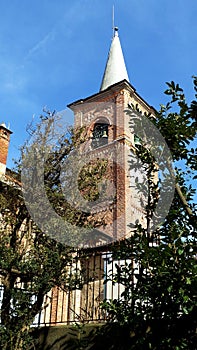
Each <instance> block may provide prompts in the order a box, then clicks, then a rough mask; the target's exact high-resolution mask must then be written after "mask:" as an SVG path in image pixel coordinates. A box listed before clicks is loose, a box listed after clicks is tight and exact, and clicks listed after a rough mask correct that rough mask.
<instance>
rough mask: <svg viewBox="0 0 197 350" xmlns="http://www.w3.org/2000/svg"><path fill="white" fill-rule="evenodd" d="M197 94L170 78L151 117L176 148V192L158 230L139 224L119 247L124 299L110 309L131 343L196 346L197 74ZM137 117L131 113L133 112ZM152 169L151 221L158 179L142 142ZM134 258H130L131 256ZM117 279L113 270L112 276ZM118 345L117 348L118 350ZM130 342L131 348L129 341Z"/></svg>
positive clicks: (106, 305) (140, 346) (173, 150)
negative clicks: (196, 185) (187, 93)
mask: <svg viewBox="0 0 197 350" xmlns="http://www.w3.org/2000/svg"><path fill="white" fill-rule="evenodd" d="M193 82H194V90H195V100H193V101H192V102H191V103H187V102H186V98H185V95H184V92H183V90H182V89H181V88H180V87H179V85H178V84H175V83H174V82H171V83H167V85H168V89H167V90H166V91H165V93H166V94H167V95H168V96H169V97H170V101H169V102H168V103H167V104H166V105H165V106H164V105H162V106H161V109H160V111H159V112H158V113H157V118H156V119H153V120H152V122H153V123H154V124H155V125H156V126H157V128H158V129H159V130H160V132H161V133H162V135H163V136H164V138H165V140H166V142H167V144H168V147H169V149H170V151H171V154H172V157H173V161H174V170H172V169H171V172H172V174H173V176H175V178H176V184H175V186H176V191H175V195H174V199H173V202H172V205H171V208H170V210H169V213H168V215H167V217H166V218H165V221H164V222H163V224H162V225H161V226H160V227H159V228H157V230H155V231H154V232H151V233H150V232H149V230H148V229H147V228H148V225H147V227H142V226H141V225H138V227H136V229H135V230H134V234H133V235H132V236H131V238H129V239H128V240H126V241H124V242H121V243H120V244H119V245H117V246H115V247H114V251H113V257H114V259H119V260H122V264H120V265H119V264H117V266H116V269H117V273H116V276H115V279H114V283H120V284H121V285H123V286H124V291H123V293H122V295H121V299H120V300H117V299H115V300H111V301H109V300H108V301H106V302H104V304H103V307H104V308H105V309H106V310H107V311H108V313H109V316H110V317H111V320H113V321H117V322H118V323H119V324H120V325H121V326H124V327H127V329H128V330H129V333H127V335H128V334H129V335H128V337H129V339H130V341H129V345H128V344H127V349H175V350H178V349H195V344H196V342H195V328H196V322H195V317H196V316H195V315H196V297H195V296H196V290H197V280H196V273H197V271H196V255H195V254H196V252H195V244H196V236H195V235H196V224H197V220H196V215H195V208H196V207H195V203H194V201H193V195H194V193H195V189H194V186H193V185H194V180H195V179H196V173H195V171H196V169H197V162H196V149H194V144H195V137H196V126H197V102H196V97H197V78H196V77H194V78H193ZM127 114H128V115H130V116H131V115H132V111H131V110H128V111H127ZM136 152H137V153H138V156H139V157H141V160H142V161H143V162H144V163H146V164H147V169H150V170H151V172H149V173H148V171H147V176H149V186H151V183H152V187H151V191H149V201H148V205H147V211H146V219H147V222H148V221H149V220H150V219H151V216H152V215H153V211H154V203H157V200H158V191H157V188H155V183H153V182H152V180H151V173H152V171H153V166H154V161H153V160H152V159H151V157H150V154H149V152H148V151H147V149H145V148H144V147H143V145H142V146H140V147H138V149H137V150H136ZM130 259H131V260H130ZM108 278H109V279H110V276H108ZM113 348H114V349H116V347H115V346H114V347H113V346H112V349H113ZM123 348H124V347H123Z"/></svg>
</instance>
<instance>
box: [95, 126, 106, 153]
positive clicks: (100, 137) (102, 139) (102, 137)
mask: <svg viewBox="0 0 197 350" xmlns="http://www.w3.org/2000/svg"><path fill="white" fill-rule="evenodd" d="M108 126H109V125H108V124H106V123H95V124H94V129H93V132H92V148H97V147H101V146H104V145H107V144H108Z"/></svg>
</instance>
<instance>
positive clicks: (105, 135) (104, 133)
mask: <svg viewBox="0 0 197 350" xmlns="http://www.w3.org/2000/svg"><path fill="white" fill-rule="evenodd" d="M102 138H108V136H107V131H106V130H104V131H103V135H102Z"/></svg>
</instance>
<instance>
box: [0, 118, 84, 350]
mask: <svg viewBox="0 0 197 350" xmlns="http://www.w3.org/2000/svg"><path fill="white" fill-rule="evenodd" d="M57 122H59V117H58V115H56V113H51V112H46V113H45V114H44V115H43V116H41V119H40V122H39V123H38V124H37V125H36V126H35V127H32V125H31V126H30V127H29V128H28V130H29V131H30V138H29V140H28V142H27V143H25V145H24V146H23V147H22V150H21V160H20V161H19V162H18V164H17V172H16V173H14V172H11V173H10V176H9V177H8V176H7V177H6V178H4V179H2V180H1V182H0V190H1V194H0V209H1V217H0V220H1V225H0V256H1V260H0V284H1V296H2V303H1V313H0V317H1V327H0V348H1V349H2V350H20V349H27V348H28V344H29V336H30V332H29V330H30V326H31V325H32V323H33V321H34V319H35V316H36V315H37V314H38V313H39V312H40V311H41V310H42V305H43V300H44V296H45V295H46V294H47V293H48V292H49V291H50V290H51V289H52V288H53V287H55V286H59V287H60V288H62V289H64V290H66V289H69V288H80V278H78V277H77V276H74V277H73V276H70V275H68V269H67V266H68V264H70V263H71V261H72V256H73V251H74V250H73V249H72V248H71V246H72V240H71V241H70V242H69V241H67V244H62V243H61V241H60V240H58V237H59V236H60V232H58V226H57V225H56V222H55V221H53V222H49V224H50V225H53V226H52V228H53V230H54V237H51V236H50V235H47V234H46V233H45V231H44V230H42V228H41V227H38V226H36V224H35V223H34V221H33V219H32V216H31V215H30V213H29V211H28V209H27V207H28V204H29V203H30V202H31V203H32V205H34V204H35V213H36V214H37V213H38V211H39V215H40V216H43V218H45V217H46V218H47V213H46V212H45V207H44V202H43V206H42V198H41V199H40V197H39V196H40V188H39V181H38V177H39V176H40V173H39V171H43V174H41V175H42V176H43V182H44V189H45V191H46V193H47V196H48V199H49V202H50V204H51V206H52V207H53V210H54V211H56V212H57V213H58V215H61V217H62V219H63V220H64V219H65V228H64V233H65V235H68V236H67V237H70V236H69V233H68V232H67V226H66V222H67V221H70V223H72V224H73V227H74V223H80V222H84V221H85V217H84V216H83V213H81V212H80V211H77V210H74V209H72V207H71V206H70V205H69V203H65V201H64V202H63V194H62V191H61V186H60V180H59V175H60V169H61V165H62V164H63V162H64V161H65V160H66V158H67V157H68V155H69V154H70V153H71V152H72V151H73V150H74V148H75V147H76V145H79V144H80V142H81V141H82V138H83V137H82V136H81V135H82V130H78V131H75V134H74V133H73V131H72V130H71V129H67V130H66V131H65V130H62V133H60V131H59V130H58V133H57V134H56V130H55V127H54V124H55V123H57ZM49 145H50V150H51V152H50V153H49V154H48V155H47V159H46V158H45V155H44V151H45V150H46V148H47V146H49ZM43 158H44V161H45V162H44V169H43V168H39V167H38V166H37V165H38V163H39V161H41V160H43ZM22 173H23V179H24V178H26V179H28V181H27V182H26V183H25V184H31V186H29V187H28V188H25V185H24V186H23V191H24V195H25V193H26V192H28V196H27V198H26V201H24V197H23V194H22V188H21V177H22V176H21V174H22ZM39 200H40V201H39ZM28 201H29V202H28ZM37 201H38V203H39V208H37V207H36V205H37V203H36V202H37ZM26 206H27V207H26ZM38 209H39V210H38ZM48 220H49V219H48ZM49 221H50V220H49ZM61 234H62V232H61ZM72 234H75V232H74V229H73V231H72ZM75 240H76V236H75Z"/></svg>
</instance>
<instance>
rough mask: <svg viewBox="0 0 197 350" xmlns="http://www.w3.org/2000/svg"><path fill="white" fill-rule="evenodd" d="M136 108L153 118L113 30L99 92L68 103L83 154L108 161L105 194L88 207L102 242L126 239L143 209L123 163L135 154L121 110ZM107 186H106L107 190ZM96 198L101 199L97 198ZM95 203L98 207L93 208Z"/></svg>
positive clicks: (132, 139) (126, 163)
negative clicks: (82, 137) (83, 134)
mask: <svg viewBox="0 0 197 350" xmlns="http://www.w3.org/2000/svg"><path fill="white" fill-rule="evenodd" d="M131 104H132V105H133V106H136V105H137V106H138V110H140V111H141V112H142V113H145V112H146V113H147V114H152V115H154V108H153V107H151V106H149V104H148V103H147V102H146V101H144V100H143V99H142V98H141V97H140V96H139V94H138V93H137V92H136V90H135V88H134V87H133V86H132V85H131V83H130V81H129V77H128V73H127V69H126V64H125V60H124V56H123V52H122V48H121V43H120V39H119V34H118V28H117V27H115V28H114V33H113V38H112V42H111V46H110V50H109V53H108V58H107V62H106V67H105V70H104V75H103V78H102V83H101V87H100V91H99V92H98V93H96V94H94V95H92V96H89V97H87V98H85V99H80V100H78V101H75V102H73V103H71V104H69V105H68V107H69V108H71V110H73V112H74V115H75V122H74V126H75V128H79V127H85V129H86V131H87V141H86V142H85V147H84V148H83V151H82V153H83V156H85V157H87V159H88V155H89V154H91V155H93V158H94V159H95V162H97V161H99V160H101V159H102V160H105V161H107V162H108V165H107V166H106V173H105V175H104V178H105V180H106V182H107V185H106V194H105V196H104V197H103V200H102V198H101V202H98V201H97V203H95V204H96V205H95V208H94V205H93V206H92V213H93V215H94V216H95V218H97V220H96V228H97V230H98V231H99V232H101V233H103V234H105V237H108V241H111V240H112V241H113V240H119V239H123V238H125V237H128V235H129V233H130V231H131V228H130V224H135V223H136V222H141V223H143V220H144V209H143V208H142V206H141V201H140V197H139V194H138V193H137V192H138V191H137V190H136V189H135V186H134V183H135V179H133V181H131V176H130V165H129V160H130V156H131V154H135V146H136V145H135V140H134V134H133V133H132V131H131V128H130V124H129V117H128V115H126V113H125V109H127V108H128V106H129V105H131ZM110 186H111V187H110ZM101 197H102V196H101ZM98 203H99V204H98Z"/></svg>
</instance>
